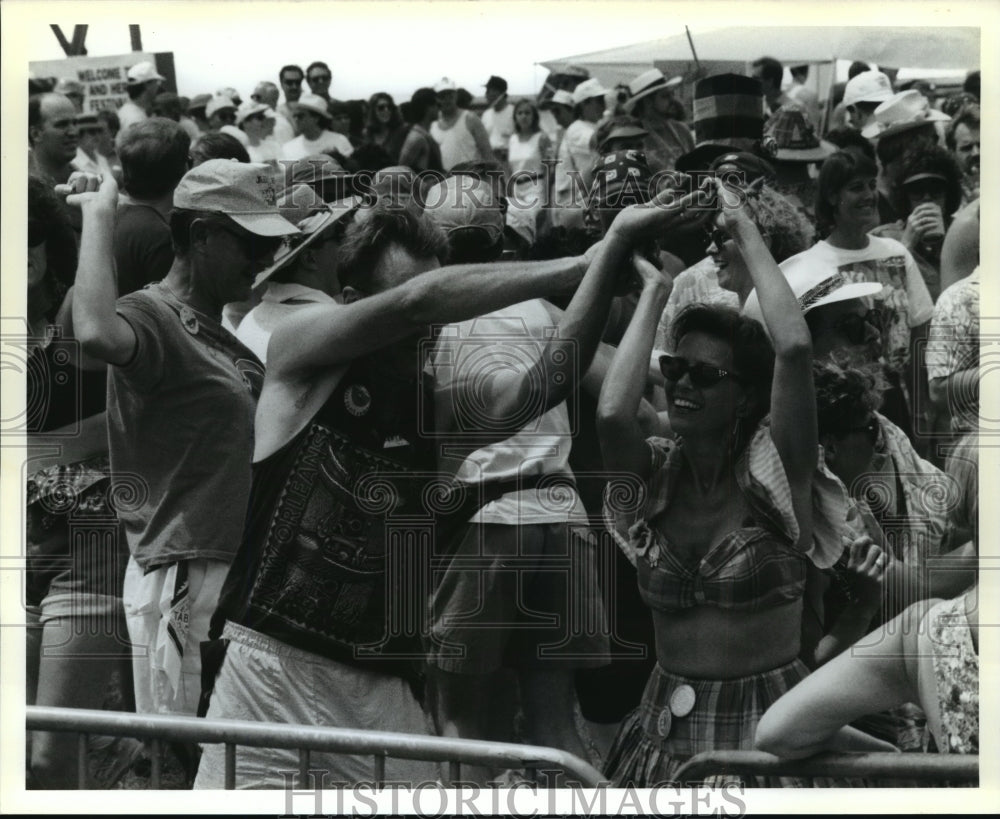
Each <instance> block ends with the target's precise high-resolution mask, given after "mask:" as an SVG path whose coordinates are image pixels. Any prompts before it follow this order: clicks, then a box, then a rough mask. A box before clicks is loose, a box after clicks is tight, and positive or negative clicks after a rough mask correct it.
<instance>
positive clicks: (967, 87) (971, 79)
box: [962, 71, 982, 100]
mask: <svg viewBox="0 0 1000 819" xmlns="http://www.w3.org/2000/svg"><path fill="white" fill-rule="evenodd" d="M981 85H982V74H981V72H979V71H970V72H969V76H967V77H966V78H965V82H964V83H962V90H963V91H967V92H968V93H970V94H972V95H973V96H974V97H975V98H976V99H977V100H978V99H982V97H981V95H980V87H981Z"/></svg>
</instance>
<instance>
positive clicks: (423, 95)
mask: <svg viewBox="0 0 1000 819" xmlns="http://www.w3.org/2000/svg"><path fill="white" fill-rule="evenodd" d="M432 105H437V94H435V93H434V89H433V88H418V89H417V90H416V91H414V92H413V96H412V97H410V122H413V123H418V122H422V121H423V119H424V117H425V116H427V109H428V108H430V107H431V106H432Z"/></svg>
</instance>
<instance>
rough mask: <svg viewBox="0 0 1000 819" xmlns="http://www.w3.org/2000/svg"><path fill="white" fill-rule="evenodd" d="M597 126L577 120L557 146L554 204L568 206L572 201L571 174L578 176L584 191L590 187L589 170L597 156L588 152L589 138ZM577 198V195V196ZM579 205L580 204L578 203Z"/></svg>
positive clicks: (571, 124)
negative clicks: (557, 157) (574, 173)
mask: <svg viewBox="0 0 1000 819" xmlns="http://www.w3.org/2000/svg"><path fill="white" fill-rule="evenodd" d="M596 128H597V126H596V125H595V124H594V123H593V122H587V121H586V120H583V119H578V120H576V121H575V122H572V123H570V126H569V127H568V128H567V129H566V134H565V135H564V136H563V139H562V142H561V143H560V144H559V162H558V164H557V165H556V180H555V196H556V203H557V204H560V205H565V204H569V202H570V201H572V184H573V183H572V178H571V174H572V172H574V171H575V172H577V173H579V174H580V176H581V178H582V180H583V185H584V187H583V188H581V190H582V191H586V190H587V188H588V187H589V185H590V168H591V166H592V165H593V164H594V160H595V159H597V156H596V155H595V154H594V153H593V152H592V151H591V150H590V138H591V136H593V134H594V131H595V130H596ZM578 196H579V194H578ZM579 204H582V202H580V203H579Z"/></svg>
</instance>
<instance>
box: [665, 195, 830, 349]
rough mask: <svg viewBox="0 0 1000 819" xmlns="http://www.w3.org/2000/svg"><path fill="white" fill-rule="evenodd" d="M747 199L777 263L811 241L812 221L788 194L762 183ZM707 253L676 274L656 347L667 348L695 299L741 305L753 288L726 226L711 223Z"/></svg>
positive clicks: (748, 209)
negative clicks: (679, 318)
mask: <svg viewBox="0 0 1000 819" xmlns="http://www.w3.org/2000/svg"><path fill="white" fill-rule="evenodd" d="M758 186H759V187H757V188H755V189H753V190H754V195H752V196H749V197H748V198H747V202H746V212H747V216H748V217H749V218H750V220H751V221H752V222H753V223H754V225H755V226H756V228H757V230H758V232H759V233H760V235H761V238H762V239H763V240H764V244H765V245H766V246H767V248H768V250H769V251H770V253H771V256H772V257H773V258H774V260H775V261H776V262H778V263H779V264H780V263H781V262H783V261H784V260H785V259H787V258H789V257H790V256H794V255H795V254H797V253H801V252H802V251H803V250H805V249H806V248H808V247H809V246H810V245H811V244H812V240H813V227H812V225H811V224H810V223H809V220H808V219H806V217H805V216H804V215H803V214H802V213H801V211H799V210H798V209H797V208H796V207H795V206H794V205H793V204H792V203H791V202H790V201H789V200H788V199H786V198H785V197H784V196H782V195H781V194H780V193H778V192H777V191H775V190H774V189H773V188H771V187H769V186H768V185H766V184H762V183H758ZM706 241H708V246H707V248H706V253H707V255H706V257H705V258H704V259H702V260H701V261H700V262H698V263H697V264H695V265H693V266H692V267H689V268H688V269H687V270H684V271H683V272H681V273H679V274H678V276H677V278H676V279H674V287H673V290H672V291H671V293H670V297H669V298H668V299H667V306H666V307H665V308H664V310H663V315H662V316H661V317H660V324H659V327H658V328H657V334H656V347H657V349H663V348H665V347H666V345H667V340H668V339H669V338H670V326H671V324H672V323H673V321H674V317H675V316H676V315H677V314H678V312H679V311H680V310H681V309H682V308H683V307H685V306H686V305H688V304H694V303H697V302H703V303H711V304H724V305H728V306H730V307H736V308H739V307H742V305H743V303H744V302H745V301H746V300H747V295H748V294H749V293H750V290H751V289H752V288H753V279H752V277H751V276H750V271H749V269H748V268H747V265H746V262H745V260H744V258H743V254H742V253H740V252H739V250H738V249H737V247H736V244H735V242H734V241H733V239H732V238H731V237H730V235H729V234H728V232H727V231H726V228H725V227H719V226H713V227H712V229H711V230H709V231H708V233H707V236H706Z"/></svg>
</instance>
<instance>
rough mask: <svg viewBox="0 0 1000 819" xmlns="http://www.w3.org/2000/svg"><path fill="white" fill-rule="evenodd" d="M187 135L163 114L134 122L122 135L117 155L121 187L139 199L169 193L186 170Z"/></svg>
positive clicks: (178, 125) (189, 143) (188, 141)
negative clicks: (120, 166) (121, 180)
mask: <svg viewBox="0 0 1000 819" xmlns="http://www.w3.org/2000/svg"><path fill="white" fill-rule="evenodd" d="M190 149H191V137H189V136H188V134H187V131H185V130H184V129H183V128H182V127H181V126H180V124H178V123H176V122H174V121H173V120H170V119H164V118H163V117H152V118H150V119H147V120H145V121H144V122H139V123H136V124H135V125H134V126H132V127H131V128H129V129H128V130H127V131H126V132H125V133H124V135H123V136H122V140H121V144H120V145H119V147H118V156H119V158H120V159H121V163H122V177H123V182H124V187H125V190H126V191H128V193H129V194H130V195H132V196H135V197H138V198H139V199H153V198H155V197H159V196H163V195H165V194H167V193H170V192H171V191H172V190H173V189H174V188H176V187H177V183H178V182H180V181H181V177H182V176H184V174H185V173H187V169H188V153H189V151H190Z"/></svg>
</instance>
